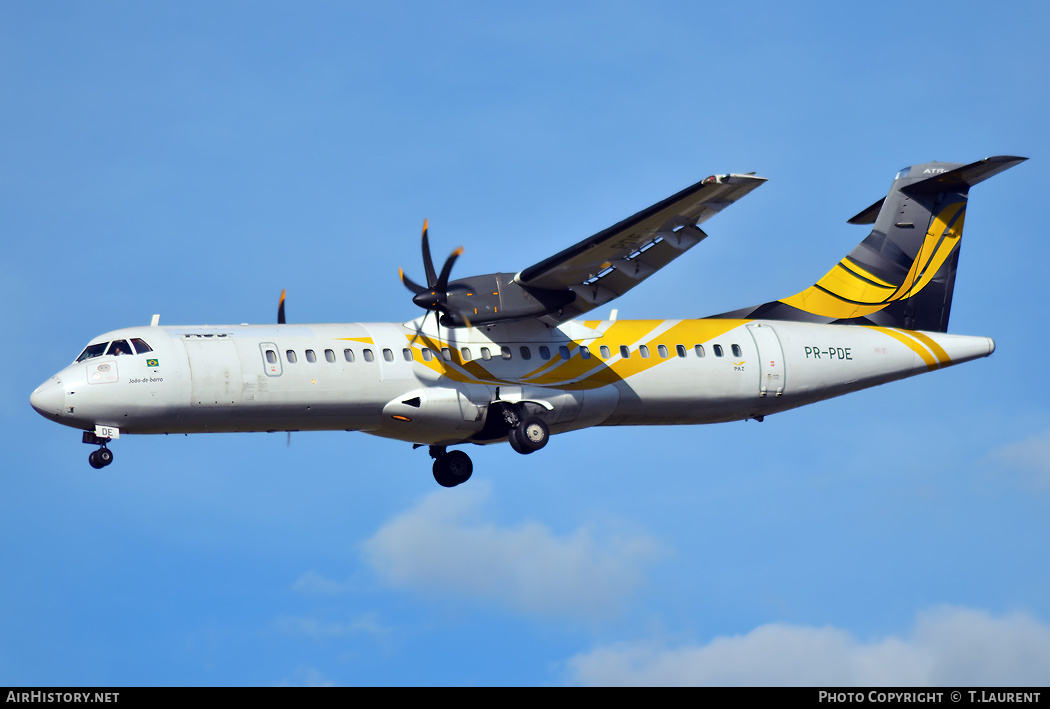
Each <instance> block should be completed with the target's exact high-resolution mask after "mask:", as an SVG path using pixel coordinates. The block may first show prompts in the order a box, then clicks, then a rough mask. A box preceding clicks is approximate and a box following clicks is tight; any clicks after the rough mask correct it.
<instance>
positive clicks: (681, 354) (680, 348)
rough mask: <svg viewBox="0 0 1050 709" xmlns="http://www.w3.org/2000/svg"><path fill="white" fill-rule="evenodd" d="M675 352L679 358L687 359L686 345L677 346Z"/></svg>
mask: <svg viewBox="0 0 1050 709" xmlns="http://www.w3.org/2000/svg"><path fill="white" fill-rule="evenodd" d="M674 350H675V352H677V353H678V356H679V357H685V345H675V346H674Z"/></svg>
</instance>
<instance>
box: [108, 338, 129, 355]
mask: <svg viewBox="0 0 1050 709" xmlns="http://www.w3.org/2000/svg"><path fill="white" fill-rule="evenodd" d="M106 354H107V355H109V356H110V357H115V356H117V355H129V354H135V353H134V352H132V351H131V346H130V345H129V344H128V341H127V340H113V342H112V344H110V346H109V349H108V350H106Z"/></svg>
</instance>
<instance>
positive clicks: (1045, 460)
mask: <svg viewBox="0 0 1050 709" xmlns="http://www.w3.org/2000/svg"><path fill="white" fill-rule="evenodd" d="M990 458H991V459H992V460H994V461H997V462H998V463H1000V464H1002V465H1005V466H1006V467H1009V468H1012V469H1016V470H1021V471H1024V472H1026V473H1029V474H1031V475H1032V476H1033V477H1034V478H1035V481H1036V482H1037V483H1039V484H1041V485H1050V431H1044V432H1043V433H1039V434H1036V435H1034V436H1029V437H1028V438H1026V439H1024V440H1023V441H1017V442H1016V443H1009V444H1007V445H1005V446H1002V447H1001V448H998V449H996V450H995V451H992V453H991V455H990Z"/></svg>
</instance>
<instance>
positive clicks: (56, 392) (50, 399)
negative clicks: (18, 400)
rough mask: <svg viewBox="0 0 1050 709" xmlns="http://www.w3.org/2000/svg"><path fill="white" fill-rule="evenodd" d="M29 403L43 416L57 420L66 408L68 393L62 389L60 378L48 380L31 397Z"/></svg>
mask: <svg viewBox="0 0 1050 709" xmlns="http://www.w3.org/2000/svg"><path fill="white" fill-rule="evenodd" d="M29 403H30V404H32V405H33V408H34V409H36V411H37V413H38V414H40V415H41V416H43V417H45V418H49V419H57V418H58V417H59V416H61V415H62V411H63V410H64V409H65V406H66V392H65V390H64V389H63V388H62V380H61V379H59V378H58V377H51V378H50V379H48V380H47V381H46V382H44V383H43V384H41V385H40V386H38V387H37V388H36V391H34V392H33V393H32V394H31V395H30V396H29Z"/></svg>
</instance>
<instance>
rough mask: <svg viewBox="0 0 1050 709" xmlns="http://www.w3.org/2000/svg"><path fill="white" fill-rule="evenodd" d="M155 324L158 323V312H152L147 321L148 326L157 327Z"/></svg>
mask: <svg viewBox="0 0 1050 709" xmlns="http://www.w3.org/2000/svg"><path fill="white" fill-rule="evenodd" d="M157 325H160V313H154V314H153V317H152V318H150V321H149V326H150V327H157Z"/></svg>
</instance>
